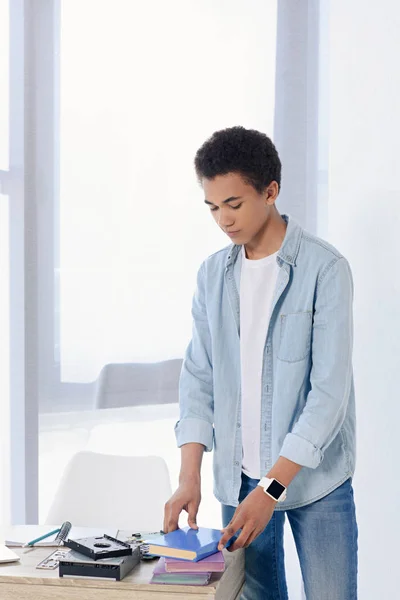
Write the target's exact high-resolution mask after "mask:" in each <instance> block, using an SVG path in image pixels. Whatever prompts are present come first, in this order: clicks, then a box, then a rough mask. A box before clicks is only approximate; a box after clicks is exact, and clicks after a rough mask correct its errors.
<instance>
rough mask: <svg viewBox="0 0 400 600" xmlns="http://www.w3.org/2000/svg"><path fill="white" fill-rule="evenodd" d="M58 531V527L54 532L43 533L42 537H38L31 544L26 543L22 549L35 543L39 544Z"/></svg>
mask: <svg viewBox="0 0 400 600" xmlns="http://www.w3.org/2000/svg"><path fill="white" fill-rule="evenodd" d="M59 531H60V527H59V528H58V529H54V531H50V533H45V534H44V535H41V536H40V537H38V538H36V539H35V540H32V541H31V542H27V543H26V544H24V545H23V548H26V547H27V546H33V545H34V544H36V543H37V542H41V541H42V540H45V539H46V538H48V537H50V536H51V535H55V534H56V533H58V532H59Z"/></svg>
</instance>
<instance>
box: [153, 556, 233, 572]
mask: <svg viewBox="0 0 400 600" xmlns="http://www.w3.org/2000/svg"><path fill="white" fill-rule="evenodd" d="M165 570H166V571H167V573H187V572H190V573H210V572H211V573H223V571H225V559H224V555H223V554H222V552H216V553H215V554H210V556H207V557H206V558H203V559H202V560H199V561H197V562H193V561H188V560H179V559H176V558H166V559H165Z"/></svg>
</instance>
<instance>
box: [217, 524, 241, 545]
mask: <svg viewBox="0 0 400 600" xmlns="http://www.w3.org/2000/svg"><path fill="white" fill-rule="evenodd" d="M238 529H240V523H237V522H236V523H235V521H231V523H229V524H228V525H227V526H226V527H225V531H224V534H223V536H222V537H221V539H220V540H219V544H218V550H222V548H225V546H226V544H227V543H228V541H229V540H230V539H231V537H232V536H234V535H235V533H236V532H237V531H238Z"/></svg>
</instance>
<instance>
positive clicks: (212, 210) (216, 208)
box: [210, 206, 218, 212]
mask: <svg viewBox="0 0 400 600" xmlns="http://www.w3.org/2000/svg"><path fill="white" fill-rule="evenodd" d="M210 210H211V212H214V211H216V210H218V206H214V208H210Z"/></svg>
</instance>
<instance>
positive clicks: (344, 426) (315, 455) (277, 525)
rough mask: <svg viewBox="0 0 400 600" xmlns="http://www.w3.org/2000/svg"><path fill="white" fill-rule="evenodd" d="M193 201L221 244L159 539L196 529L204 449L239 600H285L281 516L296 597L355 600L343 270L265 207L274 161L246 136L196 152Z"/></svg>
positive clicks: (272, 197) (186, 387) (185, 391)
mask: <svg viewBox="0 0 400 600" xmlns="http://www.w3.org/2000/svg"><path fill="white" fill-rule="evenodd" d="M195 168H196V173H197V177H198V179H199V181H200V183H201V185H202V188H203V190H204V195H205V203H206V205H207V207H208V208H209V210H210V211H211V215H212V216H213V218H214V220H215V222H216V223H217V225H218V226H219V227H220V228H221V229H222V230H223V231H224V232H225V233H226V234H227V235H228V236H229V237H230V238H231V241H232V244H230V245H229V246H228V247H227V248H225V249H223V250H221V251H219V252H217V253H216V254H213V255H212V256H210V257H209V258H208V259H207V260H205V262H204V263H203V264H202V266H201V268H200V270H199V273H198V280H197V290H196V293H195V296H194V299H193V309H192V313H193V336H192V340H191V343H190V345H189V347H188V349H187V353H186V357H185V360H184V364H183V369H182V375H181V381H180V420H179V421H178V423H177V424H176V428H175V431H176V438H177V443H178V446H179V447H180V448H181V472H180V479H179V487H178V489H177V490H176V492H175V493H174V495H173V496H172V497H171V499H170V500H169V501H168V502H167V504H166V506H165V516H164V531H166V532H168V531H172V530H174V529H176V528H177V526H178V518H179V514H180V513H181V511H182V510H183V509H185V510H186V511H187V512H188V524H189V525H190V526H191V527H194V528H197V525H196V515H197V511H198V508H199V504H200V498H201V490H200V483H201V482H200V468H201V461H202V455H203V452H204V450H206V451H211V450H212V449H214V493H215V496H216V498H217V499H218V500H219V501H220V502H221V505H222V515H223V526H224V529H223V530H222V535H221V541H220V548H222V547H223V546H225V545H226V543H227V542H228V540H229V539H230V538H231V537H232V536H233V535H234V534H236V535H237V539H236V541H235V542H234V544H233V545H232V546H231V548H230V550H232V551H235V550H236V549H238V548H242V547H244V548H246V550H245V574H246V580H245V587H244V591H243V594H242V600H285V599H287V598H288V595H287V586H286V579H285V569H284V549H283V527H284V520H285V516H287V518H288V520H289V523H290V526H291V529H292V532H293V536H294V540H295V543H296V548H297V553H298V556H299V561H300V566H301V571H302V576H303V581H304V586H305V593H306V597H307V600H356V598H357V522H356V515H355V505H354V498H353V489H352V477H353V473H354V467H355V402H354V385H353V373H352V345H353V323H352V321H353V317H352V301H353V283H352V276H351V272H350V268H349V265H348V262H347V260H346V259H345V258H344V257H343V256H342V255H341V254H340V253H339V252H338V251H337V250H336V249H335V248H334V247H332V246H331V245H330V244H328V243H326V242H325V241H322V240H321V239H319V238H317V237H315V236H313V235H311V234H309V233H307V232H306V231H304V230H303V229H302V228H301V226H300V225H299V224H297V223H296V222H295V221H294V220H293V219H292V218H291V217H288V216H286V215H281V214H280V213H279V212H278V210H277V208H276V205H275V203H276V200H277V198H278V194H279V190H280V185H281V162H280V159H279V156H278V153H277V151H276V148H275V146H274V145H273V143H272V142H271V140H270V139H269V138H268V137H267V136H266V135H264V134H263V133H260V132H258V131H254V130H247V129H245V128H243V127H233V128H230V129H225V130H222V131H218V132H216V133H214V134H213V136H212V137H211V138H210V139H209V140H207V141H206V142H205V143H204V144H203V146H202V147H201V148H200V149H199V150H198V152H197V154H196V158H195Z"/></svg>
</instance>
